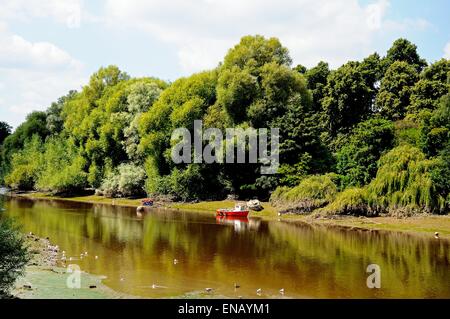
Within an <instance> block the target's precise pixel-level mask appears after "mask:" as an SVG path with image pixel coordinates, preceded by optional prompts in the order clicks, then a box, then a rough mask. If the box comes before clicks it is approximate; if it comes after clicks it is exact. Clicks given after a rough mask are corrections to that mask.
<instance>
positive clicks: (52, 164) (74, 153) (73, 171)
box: [36, 138, 87, 193]
mask: <svg viewBox="0 0 450 319" xmlns="http://www.w3.org/2000/svg"><path fill="white" fill-rule="evenodd" d="M85 165H86V160H85V159H84V158H83V157H82V156H81V155H80V154H79V152H78V150H77V149H76V148H75V146H74V145H73V144H71V143H70V142H69V141H67V140H64V139H63V138H52V139H49V140H47V142H46V143H45V151H44V154H43V155H42V164H41V169H40V171H39V173H38V178H37V182H36V189H39V190H43V191H52V192H55V193H76V192H78V191H80V190H83V189H84V188H85V187H86V186H87V173H86V172H85V171H84V167H85Z"/></svg>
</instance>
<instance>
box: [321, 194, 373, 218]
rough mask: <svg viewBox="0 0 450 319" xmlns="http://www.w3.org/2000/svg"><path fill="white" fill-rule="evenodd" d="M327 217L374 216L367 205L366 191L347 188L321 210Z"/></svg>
mask: <svg viewBox="0 0 450 319" xmlns="http://www.w3.org/2000/svg"><path fill="white" fill-rule="evenodd" d="M321 213H325V214H328V215H355V216H369V215H375V214H376V212H375V211H372V210H371V208H370V207H369V205H368V204H367V189H365V188H348V189H346V190H344V191H343V192H341V193H339V194H338V195H337V196H336V199H335V200H334V201H333V202H331V203H330V204H328V205H327V206H326V207H324V208H323V209H322V210H321Z"/></svg>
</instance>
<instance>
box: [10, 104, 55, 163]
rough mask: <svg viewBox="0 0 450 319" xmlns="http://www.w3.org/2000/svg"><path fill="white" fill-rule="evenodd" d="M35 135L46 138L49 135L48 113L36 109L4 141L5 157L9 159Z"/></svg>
mask: <svg viewBox="0 0 450 319" xmlns="http://www.w3.org/2000/svg"><path fill="white" fill-rule="evenodd" d="M33 135H37V136H39V137H40V138H41V139H42V140H44V139H45V138H46V137H47V136H48V135H49V131H48V129H47V115H46V113H45V112H39V111H35V112H32V113H30V114H28V115H27V117H26V119H25V122H24V123H22V124H20V125H19V126H18V127H17V129H16V130H15V131H14V133H13V134H11V135H9V136H8V137H7V138H6V139H5V140H4V142H3V151H4V154H5V159H6V160H9V159H10V157H11V155H12V154H13V153H14V152H16V151H18V150H20V149H22V148H23V147H24V144H25V142H26V141H28V140H30V139H31V138H32V137H33Z"/></svg>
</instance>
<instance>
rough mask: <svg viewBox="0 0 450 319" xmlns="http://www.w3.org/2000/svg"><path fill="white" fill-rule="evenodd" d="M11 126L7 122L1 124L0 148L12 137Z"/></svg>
mask: <svg viewBox="0 0 450 319" xmlns="http://www.w3.org/2000/svg"><path fill="white" fill-rule="evenodd" d="M11 129H12V128H11V126H9V125H8V123H6V122H0V146H1V145H2V144H3V141H4V140H5V138H7V137H8V136H9V135H11Z"/></svg>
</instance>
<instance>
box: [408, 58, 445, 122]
mask: <svg viewBox="0 0 450 319" xmlns="http://www.w3.org/2000/svg"><path fill="white" fill-rule="evenodd" d="M449 76H450V61H449V60H446V59H442V60H440V61H438V62H436V63H433V64H431V65H430V66H429V67H427V68H425V69H424V70H423V72H422V73H421V74H420V77H419V81H418V82H417V83H416V84H415V86H414V87H413V89H412V94H411V105H410V106H409V108H408V112H409V113H418V112H420V111H421V110H424V109H430V110H434V109H436V108H438V107H439V103H440V99H441V98H442V97H443V96H444V95H445V94H447V92H448V91H449V89H450V82H449V79H450V78H449Z"/></svg>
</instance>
